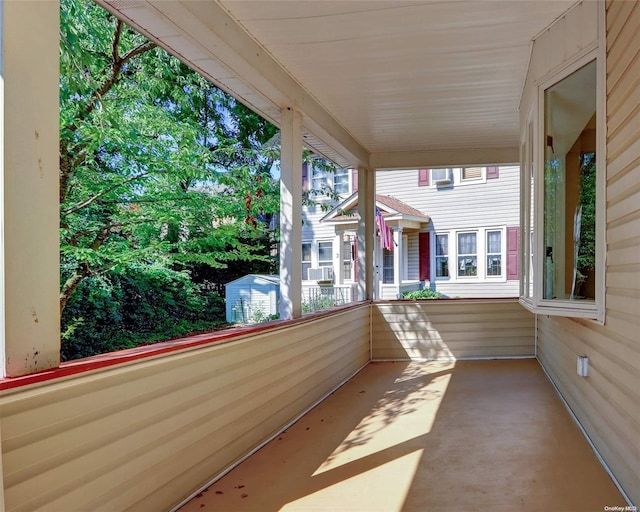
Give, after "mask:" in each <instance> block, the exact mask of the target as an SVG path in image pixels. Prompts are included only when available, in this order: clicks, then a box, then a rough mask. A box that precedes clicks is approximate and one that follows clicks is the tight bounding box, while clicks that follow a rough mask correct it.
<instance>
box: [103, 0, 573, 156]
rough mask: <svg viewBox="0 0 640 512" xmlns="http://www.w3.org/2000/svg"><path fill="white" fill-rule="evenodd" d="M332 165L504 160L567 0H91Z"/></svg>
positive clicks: (511, 151)
mask: <svg viewBox="0 0 640 512" xmlns="http://www.w3.org/2000/svg"><path fill="white" fill-rule="evenodd" d="M98 3H100V4H101V5H103V6H105V7H106V8H107V9H109V10H110V11H112V12H114V13H115V14H116V15H117V16H119V17H121V18H123V19H124V20H125V21H127V22H128V23H130V24H132V25H133V26H135V27H136V28H138V29H139V30H141V31H142V32H143V33H145V34H146V35H147V36H149V37H151V38H152V39H154V40H156V41H158V42H159V43H160V44H162V45H163V46H165V47H166V48H167V49H168V50H169V51H171V52H172V53H173V54H175V55H177V56H178V57H179V58H181V59H182V60H184V61H185V62H187V63H189V64H190V65H191V66H193V67H194V68H195V69H197V70H199V71H200V72H202V73H203V74H205V75H206V76H207V77H208V78H210V79H211V80H212V81H214V82H215V83H216V84H217V85H219V86H220V87H222V88H223V89H225V90H227V91H229V92H230V93H232V94H234V95H235V96H236V97H238V98H239V99H241V100H242V101H243V102H245V103H246V104H248V105H249V106H250V107H252V108H253V109H254V110H257V111H258V112H260V113H261V114H262V115H264V116H265V117H266V118H268V119H270V120H271V121H273V122H275V123H276V124H277V123H279V120H280V109H281V108H286V107H293V108H297V109H299V110H301V112H302V113H303V116H304V131H305V141H306V143H307V145H309V146H311V147H312V148H315V149H316V150H317V151H318V152H320V153H322V154H324V155H325V156H328V157H329V158H331V159H333V160H335V161H337V162H338V163H339V164H341V165H366V166H372V167H417V166H425V167H426V166H435V165H446V164H448V163H451V164H453V163H457V164H474V163H477V164H483V163H507V162H513V161H516V160H517V157H518V150H517V148H518V103H519V100H520V93H521V90H522V86H523V81H524V77H525V73H526V68H527V64H528V60H529V54H530V47H531V41H532V39H533V37H534V36H536V35H537V34H539V33H540V32H541V31H543V30H544V29H545V28H546V27H548V26H549V25H550V24H551V23H552V22H553V21H554V20H555V19H557V18H558V17H560V16H562V14H563V13H564V12H566V11H567V10H568V9H569V8H570V7H571V6H572V5H573V4H574V3H575V1H574V0H566V1H565V0H553V1H540V0H534V1H529V0H492V1H484V0H444V1H443V0H431V1H400V0H397V1H393V0H392V1H382V0H373V1H367V0H285V1H282V0H279V1H276V0H252V1H245V0H216V1H213V0H209V1H195V0H185V1H177V0H176V1H167V0H140V1H135V0H134V1H131V0H127V1H124V0H122V1H119V0H98Z"/></svg>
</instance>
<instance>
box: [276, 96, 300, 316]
mask: <svg viewBox="0 0 640 512" xmlns="http://www.w3.org/2000/svg"><path fill="white" fill-rule="evenodd" d="M280 144H281V147H280V318H281V319H284V320H289V319H291V318H298V317H300V315H302V114H301V113H300V112H298V111H297V110H293V109H291V108H283V109H282V112H281V123H280Z"/></svg>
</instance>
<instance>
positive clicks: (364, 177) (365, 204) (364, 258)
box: [358, 168, 376, 300]
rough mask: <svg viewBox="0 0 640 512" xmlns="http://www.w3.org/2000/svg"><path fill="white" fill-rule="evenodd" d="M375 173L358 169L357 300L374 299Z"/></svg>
mask: <svg viewBox="0 0 640 512" xmlns="http://www.w3.org/2000/svg"><path fill="white" fill-rule="evenodd" d="M375 191H376V173H375V170H374V169H366V168H358V213H359V214H360V220H359V222H358V300H371V299H373V298H374V296H375V294H374V289H373V273H374V265H375V263H374V258H373V249H374V246H375V238H374V234H375V225H376V222H375V205H376V193H375Z"/></svg>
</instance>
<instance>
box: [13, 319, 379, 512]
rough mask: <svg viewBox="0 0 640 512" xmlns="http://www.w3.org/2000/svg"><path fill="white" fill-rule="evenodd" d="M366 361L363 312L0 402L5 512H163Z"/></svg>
mask: <svg viewBox="0 0 640 512" xmlns="http://www.w3.org/2000/svg"><path fill="white" fill-rule="evenodd" d="M368 358H369V307H368V306H361V307H357V308H354V309H349V310H345V311H341V312H338V313H336V314H334V315H330V316H327V317H321V318H318V319H313V320H309V321H308V322H304V323H302V324H299V325H295V326H291V327H285V328H282V329H274V330H270V331H266V332H263V333H260V334H255V335H249V336H246V337H242V338H239V339H237V340H234V341H231V342H228V343H222V344H218V345H211V346H207V347H203V348H198V349H194V350H191V351H188V352H182V353H174V354H172V355H168V356H164V357H159V358H157V359H154V360H151V361H144V362H139V363H136V364H131V365H128V366H125V367H121V368H115V369H109V370H105V371H99V372H96V373H92V374H82V375H81V376H77V377H73V378H69V379H66V380H63V381H59V382H58V381H55V382H52V383H48V384H43V385H38V386H35V387H32V388H30V389H27V390H17V391H15V392H8V393H6V394H5V395H4V396H2V398H1V401H0V406H1V407H2V416H3V418H2V441H3V471H4V478H5V500H6V505H7V510H12V511H13V510H16V511H17V510H42V511H51V510H65V511H66V510H68V511H72V510H91V511H99V510H104V511H113V510H166V509H168V508H170V507H171V506H172V505H175V504H177V503H179V502H180V501H181V500H182V499H183V498H185V497H187V496H188V495H189V494H191V493H192V492H194V491H195V490H197V489H198V488H199V487H200V486H201V485H202V484H204V483H205V482H207V481H208V480H209V479H210V478H212V477H213V476H215V475H216V474H219V473H220V472H221V471H223V470H224V469H225V468H227V467H229V465H231V464H233V463H234V462H235V461H237V460H238V459H239V458H241V457H242V456H243V455H245V454H246V453H248V452H249V451H250V450H252V449H254V448H255V447H257V446H258V445H260V443H262V442H263V441H264V440H266V439H267V438H269V437H270V436H271V435H273V434H274V433H276V432H277V431H278V430H279V429H281V428H282V427H283V426H284V425H285V424H287V422H289V421H290V420H291V419H293V418H294V417H296V416H297V415H299V414H300V413H301V412H302V411H304V410H305V409H306V408H308V407H309V406H310V405H311V404H313V403H314V402H315V401H317V400H318V399H320V398H322V397H323V396H324V395H326V394H327V393H328V392H330V391H331V390H332V389H333V388H334V387H335V386H337V385H338V384H339V383H341V382H342V381H343V380H344V379H346V378H348V377H350V376H351V375H353V373H354V372H356V371H357V370H358V369H359V368H360V367H362V366H363V365H364V364H366V362H367V360H368ZM132 482H133V484H132Z"/></svg>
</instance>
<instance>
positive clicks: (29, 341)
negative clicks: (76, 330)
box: [0, 0, 60, 377]
mask: <svg viewBox="0 0 640 512" xmlns="http://www.w3.org/2000/svg"><path fill="white" fill-rule="evenodd" d="M0 7H1V8H2V18H3V19H2V37H3V48H2V63H1V67H2V73H1V75H2V76H1V77H0V79H1V80H3V94H4V97H3V98H2V106H3V112H4V114H3V119H2V123H3V128H2V130H3V137H2V143H1V144H2V146H1V147H0V153H1V155H2V156H1V158H0V161H1V162H2V163H1V165H2V168H1V169H0V180H1V181H2V186H3V187H4V188H3V190H0V258H1V261H0V268H1V270H2V275H0V288H1V292H2V299H1V302H2V307H1V310H2V316H3V318H2V320H3V322H2V324H1V325H2V328H0V331H2V334H1V336H2V349H3V357H4V361H3V363H4V364H3V365H2V367H3V368H2V371H3V373H4V374H5V375H6V376H9V377H15V376H19V375H25V374H29V373H34V372H37V371H40V370H45V369H48V368H55V367H57V366H58V365H59V364H60V306H59V294H60V267H59V265H60V264H59V261H60V252H59V220H58V219H59V208H58V179H59V178H58V176H59V156H58V155H59V146H58V139H59V128H58V126H59V99H58V95H59V71H58V51H59V50H58V48H59V25H60V21H59V20H60V10H59V9H60V6H59V2H58V1H56V0H52V1H48V2H2V3H0Z"/></svg>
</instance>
